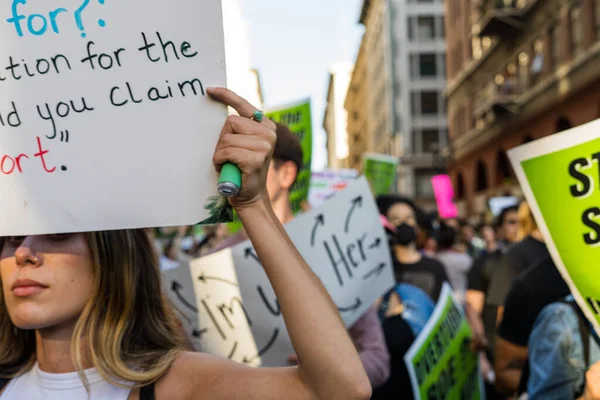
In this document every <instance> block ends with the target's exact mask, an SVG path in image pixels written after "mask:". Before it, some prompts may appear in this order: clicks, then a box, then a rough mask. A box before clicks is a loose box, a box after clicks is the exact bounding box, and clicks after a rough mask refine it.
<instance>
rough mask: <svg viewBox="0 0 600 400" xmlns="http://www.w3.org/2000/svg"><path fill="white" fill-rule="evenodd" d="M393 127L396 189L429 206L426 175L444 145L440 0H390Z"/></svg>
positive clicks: (440, 162) (436, 165) (434, 169)
mask: <svg viewBox="0 0 600 400" xmlns="http://www.w3.org/2000/svg"><path fill="white" fill-rule="evenodd" d="M390 7H391V10H390V12H391V15H390V21H391V28H392V29H391V37H392V43H391V51H392V60H393V61H392V71H393V72H392V73H393V80H394V85H393V87H392V89H393V108H394V118H395V120H394V131H395V132H396V133H397V134H398V135H400V137H401V145H400V146H399V148H398V152H399V153H400V154H398V155H399V156H400V160H401V163H400V165H401V168H400V171H399V172H400V176H401V177H403V179H402V182H403V185H401V186H400V187H399V190H400V191H401V192H404V193H407V194H409V195H410V196H413V197H414V198H415V199H416V200H417V202H419V203H420V204H421V205H431V206H433V205H434V203H433V190H432V187H431V178H432V177H433V176H434V175H436V174H438V173H440V172H443V171H444V158H443V153H442V149H443V148H445V147H446V146H447V138H448V132H447V129H448V128H447V126H448V124H447V118H446V115H447V114H446V100H445V96H444V89H445V88H446V41H445V32H444V3H443V0H391V1H390Z"/></svg>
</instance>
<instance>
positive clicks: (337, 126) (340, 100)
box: [323, 63, 352, 169]
mask: <svg viewBox="0 0 600 400" xmlns="http://www.w3.org/2000/svg"><path fill="white" fill-rule="evenodd" d="M351 76H352V64H350V63H337V64H335V65H333V66H332V67H331V68H330V70H329V86H328V89H327V106H326V108H325V116H324V118H323V128H324V129H325V132H326V134H327V153H328V167H329V168H331V169H339V168H345V167H346V166H347V165H348V155H349V151H348V131H347V126H348V121H347V120H348V118H347V115H348V113H347V111H346V109H345V108H344V102H345V100H346V93H347V92H348V86H349V84H350V77H351Z"/></svg>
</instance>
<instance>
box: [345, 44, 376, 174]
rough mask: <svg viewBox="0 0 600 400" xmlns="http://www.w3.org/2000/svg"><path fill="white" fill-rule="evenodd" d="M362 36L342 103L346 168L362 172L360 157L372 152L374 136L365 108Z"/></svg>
mask: <svg viewBox="0 0 600 400" xmlns="http://www.w3.org/2000/svg"><path fill="white" fill-rule="evenodd" d="M365 47H366V41H365V36H364V35H363V37H362V40H361V42H360V47H359V50H358V55H357V57H356V62H355V64H354V68H353V70H352V75H351V77H350V84H349V86H348V92H347V94H346V100H345V102H344V108H345V109H346V114H347V128H346V131H347V133H348V158H347V163H346V164H347V167H348V168H352V169H355V170H358V171H361V170H362V156H363V154H366V153H371V152H374V147H375V145H374V141H375V140H374V136H373V131H372V129H371V128H370V127H371V125H372V121H373V120H372V119H370V118H369V109H368V107H367V92H368V91H369V85H368V79H367V52H366V49H365Z"/></svg>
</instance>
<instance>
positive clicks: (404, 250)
mask: <svg viewBox="0 0 600 400" xmlns="http://www.w3.org/2000/svg"><path fill="white" fill-rule="evenodd" d="M377 206H378V208H379V213H380V214H381V215H383V216H385V217H386V218H387V219H388V221H389V222H390V223H391V224H392V225H393V226H394V227H395V228H396V229H395V232H393V233H390V235H389V240H390V250H391V251H392V261H393V262H394V272H395V275H396V282H402V283H408V284H411V285H414V286H416V287H418V288H420V289H422V290H423V291H424V292H425V293H426V294H427V295H428V296H429V297H430V298H431V299H433V301H435V302H437V301H438V299H439V297H440V293H441V291H442V285H443V284H444V282H450V280H449V279H448V275H447V274H446V270H445V268H444V266H443V265H442V264H441V263H440V262H439V261H437V260H434V259H432V258H429V257H426V256H424V255H423V254H422V253H421V252H419V251H418V249H417V244H416V241H417V235H418V232H417V229H418V226H417V218H416V216H417V213H418V209H417V207H416V206H415V205H414V203H413V202H412V201H411V200H410V199H408V198H405V197H402V196H397V195H384V196H379V197H378V198H377Z"/></svg>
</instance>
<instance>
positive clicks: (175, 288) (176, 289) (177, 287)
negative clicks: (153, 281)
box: [171, 281, 198, 313]
mask: <svg viewBox="0 0 600 400" xmlns="http://www.w3.org/2000/svg"><path fill="white" fill-rule="evenodd" d="M181 289H183V286H181V283H179V282H177V281H173V284H172V285H171V290H172V291H173V292H175V296H177V298H178V299H179V301H180V302H181V304H183V305H184V306H186V307H187V308H189V309H190V310H192V311H193V312H196V313H197V312H198V309H197V308H196V307H194V306H193V305H191V304H190V303H188V301H187V300H186V299H184V298H183V296H182V295H181V293H179V291H180V290H181Z"/></svg>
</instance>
